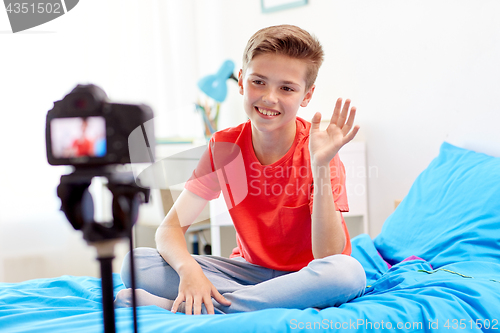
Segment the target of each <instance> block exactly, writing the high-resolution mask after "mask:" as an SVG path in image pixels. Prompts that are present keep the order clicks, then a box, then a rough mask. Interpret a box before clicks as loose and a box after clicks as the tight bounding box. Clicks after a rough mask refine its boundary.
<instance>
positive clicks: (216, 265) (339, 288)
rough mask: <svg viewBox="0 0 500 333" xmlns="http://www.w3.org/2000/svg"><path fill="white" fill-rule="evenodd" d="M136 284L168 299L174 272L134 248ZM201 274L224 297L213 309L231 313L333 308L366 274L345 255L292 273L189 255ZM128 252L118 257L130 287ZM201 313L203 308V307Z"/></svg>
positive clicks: (358, 290)
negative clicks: (224, 304) (120, 257)
mask: <svg viewBox="0 0 500 333" xmlns="http://www.w3.org/2000/svg"><path fill="white" fill-rule="evenodd" d="M134 257H135V267H136V286H137V288H138V289H144V290H146V291H147V292H149V293H151V294H153V295H156V296H160V297H163V298H168V299H170V300H174V299H175V298H176V297H177V292H178V287H179V275H178V274H177V272H176V271H175V270H174V269H173V268H171V267H170V265H169V264H167V262H166V261H165V260H164V259H163V258H162V257H161V255H160V254H159V253H158V251H157V250H156V249H153V248H138V249H136V250H134ZM193 258H194V259H195V260H196V261H197V262H198V264H199V265H200V266H201V268H202V270H203V272H204V274H205V276H206V277H207V278H208V279H209V280H210V282H211V283H212V284H213V285H214V286H215V287H216V288H217V290H218V291H219V292H220V293H221V294H222V295H223V296H224V297H225V298H226V299H228V300H230V301H231V305H230V306H223V305H221V304H219V303H218V302H217V301H215V300H214V299H212V302H213V304H214V308H215V311H216V313H235V312H246V311H255V310H262V309H269V308H289V309H306V308H309V307H314V308H326V307H331V306H339V305H341V304H343V303H345V302H348V301H350V300H352V299H354V298H356V297H358V296H361V295H362V294H363V292H364V290H365V285H366V276H365V271H364V270H363V267H362V266H361V264H360V263H359V262H358V261H357V260H356V259H354V258H352V257H350V256H346V255H342V254H339V255H333V256H329V257H326V258H323V259H315V260H313V261H311V262H310V263H309V264H308V265H307V266H306V267H304V268H302V269H301V270H299V271H296V272H289V271H278V270H274V269H269V268H265V267H261V266H258V265H254V264H251V263H249V262H247V261H246V260H245V259H243V258H241V257H239V258H233V259H227V258H223V257H217V256H207V255H193ZM129 261H130V258H129V254H127V256H126V257H125V259H124V261H123V266H122V270H121V278H122V281H123V284H124V285H125V287H127V288H130V285H131V283H130V265H129ZM202 312H203V313H206V309H205V307H204V306H203V309H202Z"/></svg>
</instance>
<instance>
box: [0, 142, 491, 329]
mask: <svg viewBox="0 0 500 333" xmlns="http://www.w3.org/2000/svg"><path fill="white" fill-rule="evenodd" d="M352 247H353V252H352V256H354V257H355V258H356V259H358V260H359V261H360V262H361V263H362V265H363V267H364V268H365V271H366V277H367V287H366V291H365V294H364V296H362V297H359V298H357V299H354V300H353V301H351V302H349V303H346V304H344V305H342V306H340V307H338V308H327V309H323V310H321V311H317V310H315V309H312V308H311V309H305V310H295V309H268V310H263V311H256V312H250V313H239V314H230V315H214V316H186V315H184V314H172V313H170V312H168V311H165V310H163V309H160V308H158V307H155V306H147V307H140V308H139V309H138V316H139V331H140V332H217V333H220V332H301V331H305V332H315V331H324V332H334V331H342V332H343V331H352V332H387V331H394V332H451V331H457V332H500V158H499V157H493V156H488V155H486V154H482V153H478V152H474V151H472V150H467V149H463V148H459V147H456V146H454V145H452V144H450V143H447V142H444V143H443V144H442V145H441V147H440V152H439V155H438V156H437V157H436V158H435V159H434V160H433V161H432V162H431V164H430V165H429V166H428V167H427V168H426V169H425V170H424V171H423V172H422V173H421V174H420V175H419V176H418V178H417V179H416V180H415V182H414V184H413V185H412V187H411V189H410V191H409V193H408V195H407V196H406V197H405V198H404V199H403V201H402V202H401V204H400V205H399V206H398V208H397V209H396V210H395V211H394V213H393V214H392V215H391V216H390V217H389V218H388V219H387V220H386V222H385V223H384V226H383V229H382V232H381V233H380V235H379V236H377V237H376V238H375V239H374V240H372V239H371V238H370V237H369V236H368V235H366V234H363V235H360V236H357V237H355V238H354V239H353V240H352ZM121 288H123V285H122V284H121V281H120V278H119V276H118V275H115V276H114V291H115V293H116V292H118V291H119V290H120V289H121ZM131 318H132V315H131V309H127V308H120V309H117V310H116V319H117V331H118V332H132V319H131ZM0 331H1V332H86V333H88V332H101V331H102V318H101V312H100V281H99V279H96V278H91V277H76V276H61V277H59V278H52V279H37V280H30V281H25V282H21V283H14V284H9V283H0Z"/></svg>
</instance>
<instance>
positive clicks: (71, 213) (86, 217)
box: [57, 168, 150, 333]
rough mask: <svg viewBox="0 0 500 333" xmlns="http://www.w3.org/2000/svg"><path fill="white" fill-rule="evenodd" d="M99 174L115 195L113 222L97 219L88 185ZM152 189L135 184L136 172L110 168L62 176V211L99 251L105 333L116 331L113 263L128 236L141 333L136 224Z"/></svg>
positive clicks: (134, 302) (135, 314)
mask: <svg viewBox="0 0 500 333" xmlns="http://www.w3.org/2000/svg"><path fill="white" fill-rule="evenodd" d="M97 176H104V177H106V178H107V179H108V188H109V190H110V191H111V193H112V195H113V203H112V212H113V221H110V222H105V223H98V222H95V221H94V203H93V201H92V196H91V195H90V192H89V190H88V188H89V186H90V183H91V181H92V178H94V177H97ZM149 192H150V191H149V189H145V188H141V187H139V186H137V185H136V184H135V182H134V177H133V174H132V173H129V172H115V171H113V170H112V169H107V168H98V169H95V168H92V169H77V170H75V171H74V172H73V173H71V174H69V175H64V176H62V177H61V181H60V184H59V186H58V187H57V195H58V197H59V198H60V199H61V210H62V211H63V212H64V213H65V215H66V217H67V219H68V220H69V222H70V223H71V225H72V226H73V228H75V229H76V230H81V231H82V232H83V238H84V239H85V240H86V241H87V243H88V244H89V245H91V246H94V247H95V248H96V251H97V260H98V261H99V263H100V269H101V287H102V309H103V319H104V332H105V333H114V332H115V331H116V329H115V311H114V295H113V270H112V263H113V259H114V257H115V255H114V247H115V245H116V244H117V243H118V242H119V241H120V240H122V239H124V238H128V239H129V245H130V268H131V275H132V276H131V278H132V279H131V280H132V285H131V288H132V307H133V316H134V332H137V310H136V304H137V303H136V298H135V274H134V255H133V244H132V243H133V242H132V227H133V224H134V223H135V222H136V220H137V217H138V212H139V205H140V204H141V203H144V202H148V200H149Z"/></svg>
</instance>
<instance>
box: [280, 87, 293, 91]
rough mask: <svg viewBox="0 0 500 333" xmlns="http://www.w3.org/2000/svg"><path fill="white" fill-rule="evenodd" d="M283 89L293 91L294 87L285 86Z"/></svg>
mask: <svg viewBox="0 0 500 333" xmlns="http://www.w3.org/2000/svg"><path fill="white" fill-rule="evenodd" d="M281 89H283V90H284V91H293V88H290V87H283V88H281Z"/></svg>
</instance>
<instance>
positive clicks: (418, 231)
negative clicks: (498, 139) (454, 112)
mask: <svg viewBox="0 0 500 333" xmlns="http://www.w3.org/2000/svg"><path fill="white" fill-rule="evenodd" d="M375 247H376V248H377V250H378V251H379V252H380V254H381V255H382V257H384V259H385V260H386V261H388V262H389V263H391V264H395V263H398V262H400V261H402V260H404V259H405V258H407V257H409V256H412V255H415V256H418V257H421V258H423V259H425V260H427V261H429V262H430V264H431V265H432V266H433V267H434V268H438V267H441V266H444V265H447V264H451V263H454V262H459V261H472V260H477V261H490V262H491V261H494V262H497V263H498V262H500V158H498V157H492V156H488V155H485V154H482V153H477V152H474V151H470V150H467V149H463V148H459V147H455V146H453V145H451V144H449V143H447V142H444V143H443V144H442V145H441V148H440V152H439V156H438V157H436V158H435V159H434V160H433V161H432V162H431V164H430V165H429V166H428V167H427V169H425V170H424V171H423V172H422V173H421V174H420V175H419V176H418V177H417V179H416V180H415V183H414V184H413V185H412V187H411V188H410V191H409V193H408V195H407V196H406V197H405V198H404V200H403V201H402V202H401V204H400V205H399V206H398V208H397V209H396V210H395V211H394V213H393V214H392V215H391V216H389V218H388V219H387V220H386V221H385V223H384V226H383V227H382V232H381V233H380V235H379V236H378V237H376V239H375Z"/></svg>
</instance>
